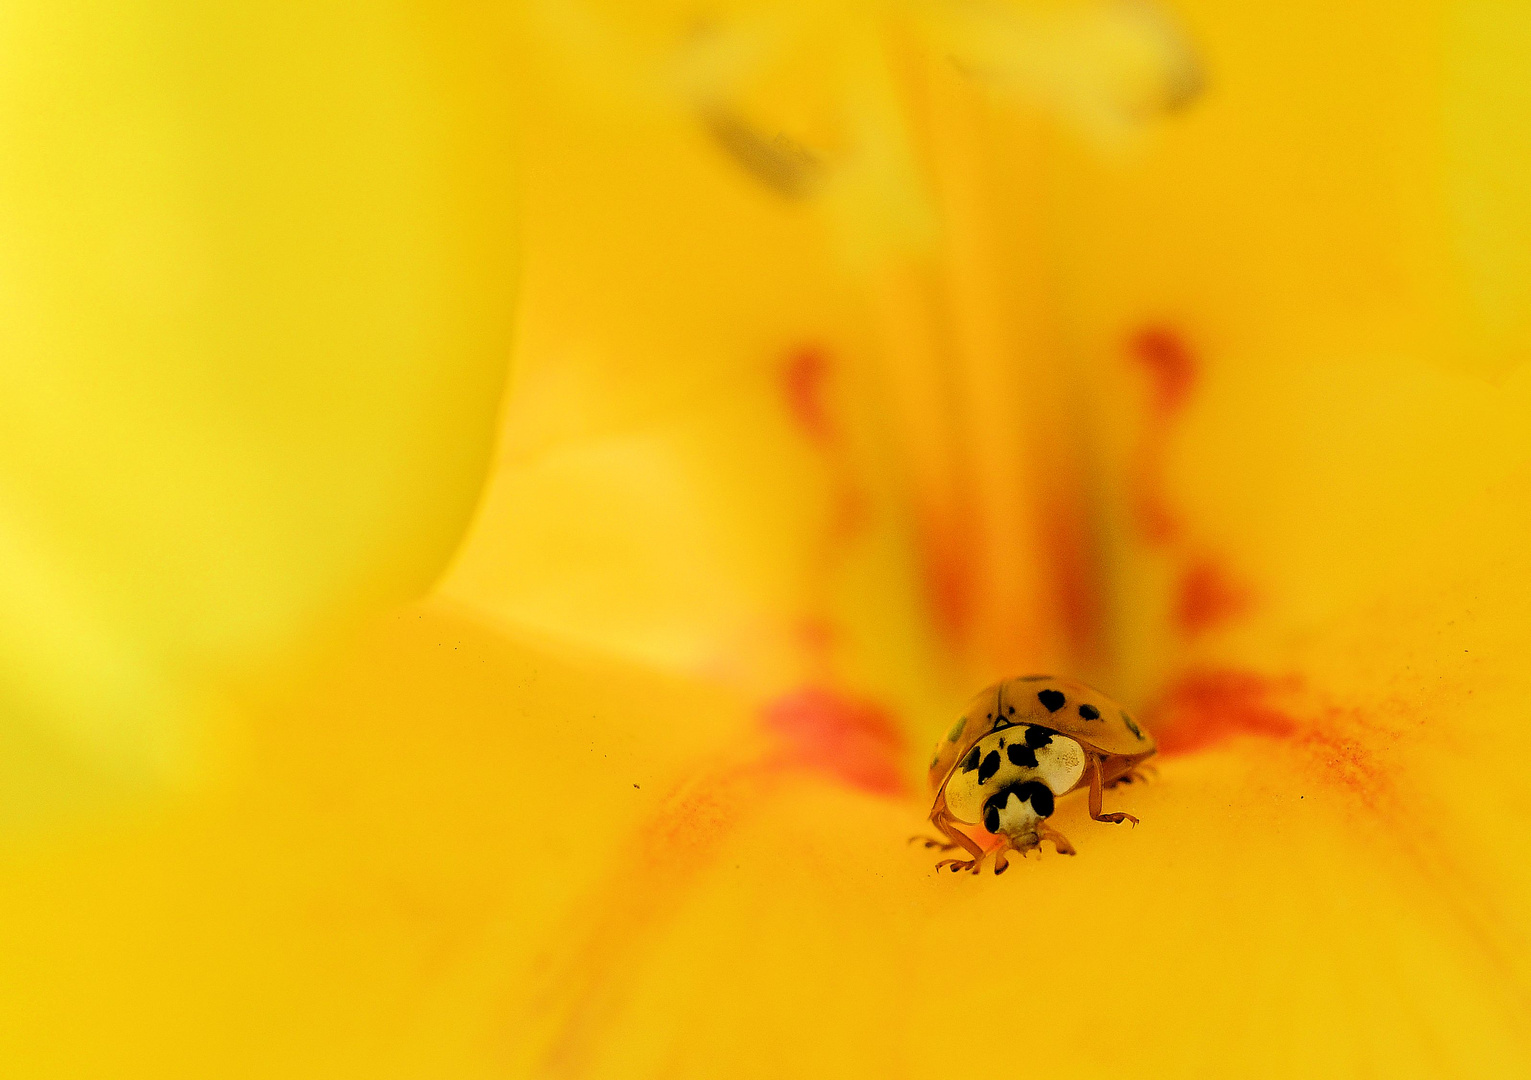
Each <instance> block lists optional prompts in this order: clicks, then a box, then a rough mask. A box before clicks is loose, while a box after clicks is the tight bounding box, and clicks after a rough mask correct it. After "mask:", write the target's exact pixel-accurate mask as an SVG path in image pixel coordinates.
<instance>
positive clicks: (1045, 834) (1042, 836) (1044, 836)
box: [1037, 822, 1074, 855]
mask: <svg viewBox="0 0 1531 1080" xmlns="http://www.w3.org/2000/svg"><path fill="white" fill-rule="evenodd" d="M1037 839H1038V840H1051V841H1052V842H1053V847H1055V848H1057V849H1058V854H1059V855H1072V854H1074V845H1073V844H1071V843H1069V838H1068V837H1066V836H1064V835H1063V834H1062V833H1061V832H1059V831H1058V830H1057V829H1049V828H1048V827H1047V826H1046V825H1043V824H1041V823H1040V822H1039V823H1038V824H1037Z"/></svg>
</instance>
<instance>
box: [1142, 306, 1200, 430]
mask: <svg viewBox="0 0 1531 1080" xmlns="http://www.w3.org/2000/svg"><path fill="white" fill-rule="evenodd" d="M1132 355H1133V357H1134V358H1135V359H1136V360H1137V361H1138V363H1139V364H1140V365H1142V367H1143V369H1144V370H1145V371H1147V372H1148V374H1149V377H1150V378H1151V379H1152V380H1153V392H1154V398H1153V404H1154V411H1155V412H1157V413H1159V414H1160V415H1161V416H1163V417H1168V416H1170V415H1172V414H1174V413H1176V412H1179V411H1180V409H1181V408H1182V407H1184V405H1185V403H1186V399H1187V398H1189V397H1190V395H1191V390H1192V389H1193V388H1194V387H1195V385H1196V358H1195V356H1193V355H1192V353H1191V350H1190V348H1189V347H1188V346H1187V345H1186V343H1185V339H1184V338H1182V337H1181V336H1180V335H1179V334H1177V333H1175V331H1173V330H1170V329H1168V328H1166V327H1162V326H1151V327H1147V328H1145V329H1143V330H1140V331H1139V332H1138V334H1137V336H1136V337H1134V338H1133V339H1132Z"/></svg>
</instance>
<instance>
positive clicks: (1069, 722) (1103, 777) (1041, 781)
mask: <svg viewBox="0 0 1531 1080" xmlns="http://www.w3.org/2000/svg"><path fill="white" fill-rule="evenodd" d="M1154 749H1155V747H1154V739H1153V736H1152V735H1150V734H1149V733H1148V732H1147V731H1145V730H1143V728H1142V726H1141V725H1139V724H1138V723H1137V721H1135V720H1134V719H1133V718H1132V717H1131V716H1130V715H1129V714H1128V712H1127V710H1125V709H1123V708H1122V707H1121V706H1120V705H1118V704H1117V703H1116V702H1114V701H1112V700H1111V699H1110V698H1108V697H1106V695H1104V694H1102V693H1100V692H1099V691H1097V690H1092V689H1090V688H1089V687H1088V686H1085V685H1084V684H1083V683H1079V682H1075V681H1074V680H1073V679H1060V678H1056V677H1054V676H1052V675H1025V676H1022V677H1021V678H1018V679H1006V680H1005V681H1003V682H1000V683H996V684H995V685H993V686H991V687H989V688H988V689H987V690H984V691H983V692H982V693H980V694H979V695H978V696H977V697H975V698H974V699H973V701H972V702H971V703H970V704H969V705H968V707H967V710H966V711H965V712H964V713H963V714H962V718H961V719H960V720H958V721H957V722H956V723H955V724H953V725H952V729H951V730H950V731H949V732H947V734H946V737H945V738H943V739H942V740H941V741H940V742H939V743H937V744H936V752H935V755H934V756H933V757H932V758H931V761H930V786H931V790H932V791H933V792H934V793H935V802H934V804H933V805H932V806H931V808H930V823H931V824H932V825H934V826H935V827H936V829H937V830H938V831H939V832H940V833H941V835H942V836H943V837H945V840H944V841H942V840H927V841H926V846H928V847H939V848H941V849H942V850H943V851H950V850H951V849H953V848H959V847H960V848H962V849H963V850H964V851H966V852H967V853H968V854H969V855H971V856H972V858H971V859H943V860H942V861H941V862H940V863H938V864H937V869H939V868H940V867H942V866H950V867H951V868H952V872H953V873H955V872H957V871H959V870H970V871H972V872H973V873H975V874H976V873H978V871H979V868H980V866H981V864H982V863H983V860H984V856H985V854H986V849H990V848H992V850H993V852H994V872H995V873H996V874H1002V873H1004V872H1005V869H1006V868H1007V867H1008V866H1009V861H1008V860H1007V859H1006V857H1005V853H1006V852H1007V851H1017V852H1019V853H1021V854H1022V855H1025V854H1026V853H1027V852H1028V851H1030V850H1031V849H1033V848H1039V847H1040V846H1041V844H1042V841H1043V840H1050V841H1052V843H1053V846H1054V847H1055V848H1057V849H1058V851H1059V852H1060V853H1062V854H1064V855H1072V854H1074V848H1073V845H1071V844H1070V843H1069V842H1068V840H1067V839H1066V838H1065V837H1064V836H1063V835H1062V834H1061V833H1059V832H1057V831H1056V830H1054V829H1050V828H1048V826H1047V819H1048V818H1049V817H1051V816H1052V812H1053V804H1054V801H1055V800H1056V799H1057V798H1058V796H1060V795H1065V794H1067V793H1068V792H1070V791H1073V790H1075V789H1076V788H1081V787H1088V788H1089V790H1090V817H1092V818H1094V819H1095V820H1096V821H1114V822H1123V821H1130V822H1132V823H1133V824H1137V820H1138V819H1137V818H1135V817H1133V816H1132V815H1131V814H1122V813H1115V814H1103V813H1101V792H1102V791H1103V790H1104V789H1106V788H1108V787H1111V786H1113V785H1115V784H1119V783H1122V782H1123V781H1125V780H1128V779H1130V778H1132V777H1133V776H1134V772H1133V770H1134V769H1136V768H1137V766H1138V765H1140V764H1142V763H1143V762H1144V761H1146V760H1147V759H1148V758H1150V757H1152V756H1153V753H1154ZM984 832H987V833H989V834H990V836H991V837H997V838H998V840H999V843H998V844H997V845H995V844H994V843H993V841H992V839H990V837H983V836H982V834H983V833H984Z"/></svg>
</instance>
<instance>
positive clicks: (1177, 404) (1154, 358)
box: [1128, 327, 1197, 546]
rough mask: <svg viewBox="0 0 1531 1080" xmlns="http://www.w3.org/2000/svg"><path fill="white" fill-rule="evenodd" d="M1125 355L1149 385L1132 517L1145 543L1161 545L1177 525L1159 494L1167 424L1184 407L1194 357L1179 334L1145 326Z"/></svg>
mask: <svg viewBox="0 0 1531 1080" xmlns="http://www.w3.org/2000/svg"><path fill="white" fill-rule="evenodd" d="M1128 351H1129V352H1130V354H1131V355H1132V358H1133V359H1134V360H1136V361H1137V363H1138V365H1139V366H1140V367H1142V368H1143V370H1144V371H1145V372H1147V374H1148V376H1149V381H1150V395H1151V396H1150V400H1149V415H1148V420H1147V424H1146V426H1145V428H1144V432H1143V439H1142V442H1141V444H1140V445H1139V447H1138V452H1137V460H1136V461H1135V463H1134V472H1135V473H1136V476H1135V483H1134V488H1135V491H1134V493H1133V498H1132V511H1133V517H1134V519H1135V520H1136V523H1137V526H1138V530H1139V531H1140V532H1141V533H1142V534H1143V536H1144V538H1145V539H1146V540H1147V541H1148V542H1149V543H1150V544H1154V545H1158V546H1167V545H1169V544H1171V543H1173V542H1174V541H1175V540H1176V539H1177V538H1178V536H1179V533H1180V522H1179V518H1178V516H1177V515H1176V514H1175V512H1174V509H1173V508H1172V506H1171V502H1170V499H1169V497H1168V496H1167V495H1166V493H1165V491H1164V460H1165V454H1166V452H1167V451H1168V448H1169V436H1170V424H1171V422H1172V421H1173V420H1174V419H1175V418H1176V416H1177V414H1178V413H1179V412H1180V411H1181V409H1183V408H1184V407H1185V403H1186V401H1187V400H1188V399H1189V398H1190V396H1191V391H1192V389H1194V387H1195V385H1196V369H1197V364H1196V358H1195V356H1193V355H1192V353H1191V350H1190V348H1189V347H1188V346H1187V345H1186V343H1185V341H1184V339H1182V338H1181V337H1180V335H1179V334H1177V333H1175V332H1174V331H1172V330H1169V329H1167V328H1165V327H1147V328H1145V329H1143V330H1141V331H1139V332H1138V333H1137V335H1136V336H1134V337H1133V338H1132V340H1131V341H1130V342H1129V343H1128Z"/></svg>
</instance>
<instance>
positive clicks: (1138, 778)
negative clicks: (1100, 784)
mask: <svg viewBox="0 0 1531 1080" xmlns="http://www.w3.org/2000/svg"><path fill="white" fill-rule="evenodd" d="M1157 777H1158V773H1157V772H1156V771H1155V770H1154V768H1153V766H1151V765H1148V766H1139V767H1136V768H1132V769H1128V770H1127V771H1126V772H1125V773H1123V774H1122V775H1121V776H1118V777H1117V778H1116V779H1115V780H1113V781H1111V783H1109V784H1107V785H1106V790H1107V791H1109V790H1111V789H1112V788H1114V787H1116V785H1118V784H1146V783H1148V782H1149V781H1150V780H1153V779H1156V778H1157Z"/></svg>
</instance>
